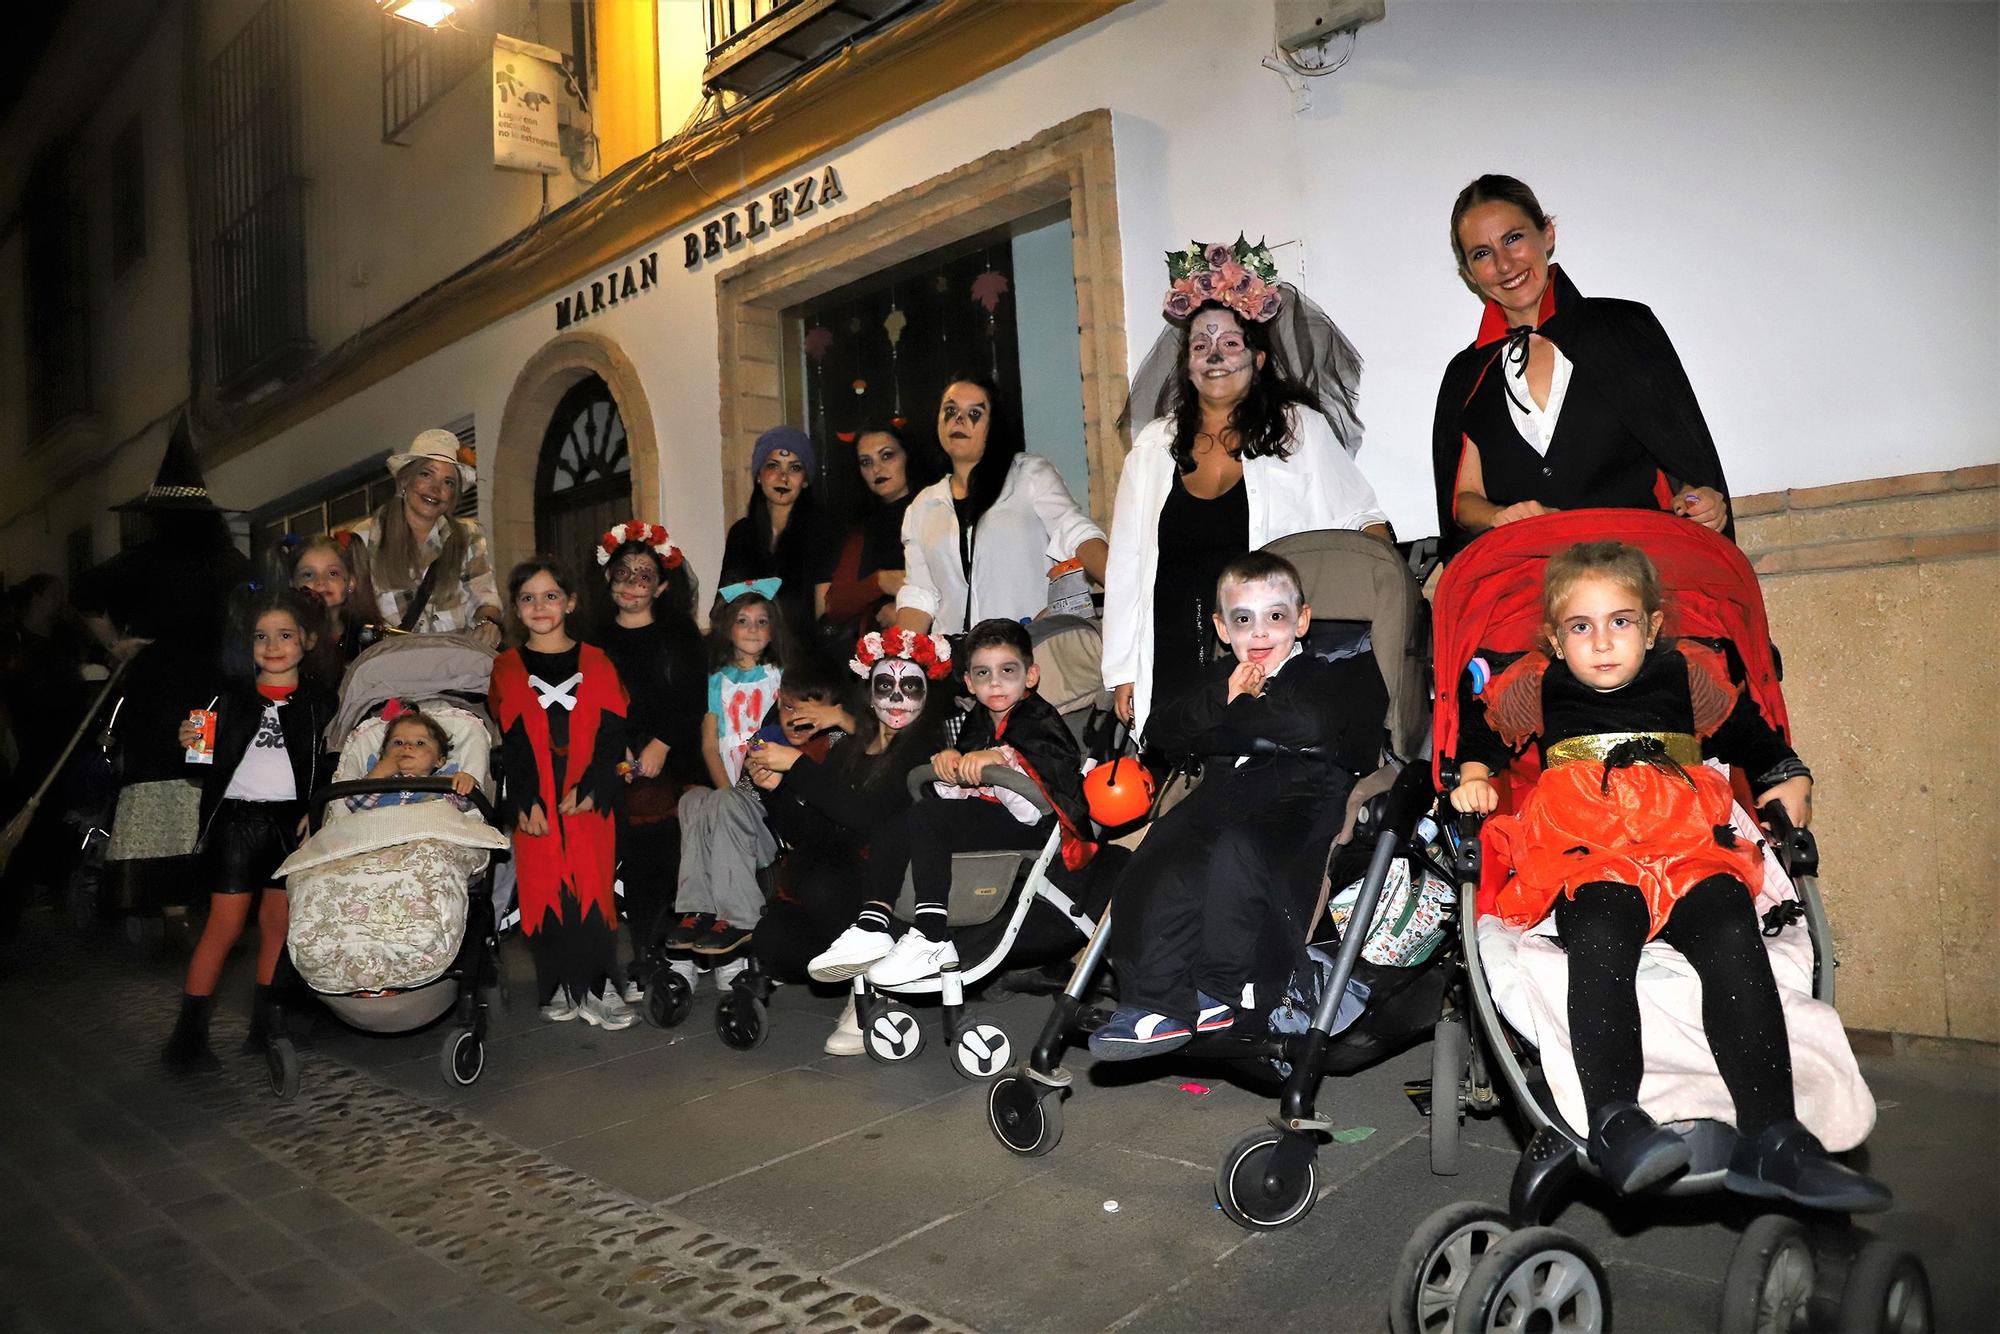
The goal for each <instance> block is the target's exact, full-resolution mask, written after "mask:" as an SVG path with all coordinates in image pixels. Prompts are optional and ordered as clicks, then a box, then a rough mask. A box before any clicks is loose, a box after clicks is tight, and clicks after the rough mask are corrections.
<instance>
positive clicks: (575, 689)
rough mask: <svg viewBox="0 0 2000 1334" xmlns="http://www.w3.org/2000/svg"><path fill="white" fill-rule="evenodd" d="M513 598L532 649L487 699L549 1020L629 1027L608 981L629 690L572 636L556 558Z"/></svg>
mask: <svg viewBox="0 0 2000 1334" xmlns="http://www.w3.org/2000/svg"><path fill="white" fill-rule="evenodd" d="M507 597H508V603H509V605H510V606H511V607H512V608H513V612H514V617H515V619H516V620H517V621H518V622H519V624H520V628H521V630H522V631H523V632H524V633H525V636H526V642H525V643H523V644H522V645H521V647H519V648H513V649H509V650H507V651H506V652H505V653H502V654H501V655H500V656H499V657H497V658H495V659H494V660H493V680H492V684H491V686H490V687H489V689H488V702H489V704H490V705H491V707H492V709H493V716H494V717H495V718H496V719H497V720H498V721H499V724H500V732H501V756H502V760H503V763H504V766H505V768H504V772H505V774H506V780H507V782H506V788H505V796H504V799H503V800H504V807H505V810H506V813H507V815H508V816H509V817H510V818H511V820H512V822H513V825H514V865H515V868H516V874H517V876H518V877H519V882H520V891H519V893H520V905H521V932H522V934H523V935H525V936H526V937H527V939H528V947H529V949H530V950H531V951H532V952H533V954H534V956H535V979H536V982H537V985H538V988H539V994H540V995H542V996H543V997H545V998H546V999H545V1002H544V1004H543V1006H542V1018H544V1019H547V1020H551V1021H560V1020H565V1019H576V1018H581V1019H583V1020H584V1021H585V1022H587V1023H591V1024H595V1025H597V1026H598V1027H600V1028H610V1029H618V1028H628V1027H630V1026H631V1024H632V1021H633V1018H634V1016H633V1013H632V1010H631V1007H630V1006H628V1005H627V1004H626V1003H625V1002H624V1000H623V999H622V998H621V997H620V996H619V995H618V993H617V992H616V991H615V990H613V989H612V988H611V987H610V982H609V980H610V976H611V971H612V968H613V967H614V965H615V964H616V962H617V949H618V910H617V906H616V904H615V902H614V901H613V897H612V890H611V880H612V874H613V871H614V869H615V866H616V856H615V843H616V835H615V833H614V831H613V828H612V823H611V809H612V803H613V802H614V801H615V800H616V799H617V796H618V794H619V790H620V789H621V788H622V787H623V785H624V784H623V780H622V779H621V778H620V776H619V773H618V766H619V764H620V762H622V761H623V760H624V758H625V708H626V699H625V688H624V686H622V685H620V684H619V681H618V673H617V670H616V669H615V668H613V667H612V665H611V659H609V658H608V657H606V656H605V655H604V653H603V652H602V651H601V650H598V649H595V648H592V647H591V646H590V645H588V644H579V643H577V642H576V640H574V639H572V638H571V637H570V634H569V629H568V624H567V620H568V617H569V614H570V613H571V612H572V611H574V610H576V586H575V584H574V583H573V582H572V581H571V579H570V576H569V575H568V573H567V572H565V571H564V570H563V569H562V567H561V566H560V565H558V564H557V563H556V562H555V561H553V560H551V559H549V558H546V557H536V558H535V559H533V560H528V561H523V562H522V563H521V564H519V565H516V566H515V567H514V571H513V573H512V574H511V575H509V576H508V579H507Z"/></svg>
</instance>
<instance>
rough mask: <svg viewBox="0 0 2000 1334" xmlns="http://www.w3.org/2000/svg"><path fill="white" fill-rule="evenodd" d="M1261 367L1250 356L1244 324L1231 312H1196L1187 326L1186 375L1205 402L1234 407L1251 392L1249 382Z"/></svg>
mask: <svg viewBox="0 0 2000 1334" xmlns="http://www.w3.org/2000/svg"><path fill="white" fill-rule="evenodd" d="M1263 364H1264V354H1263V353H1261V352H1252V351H1251V350H1250V343H1249V340H1248V339H1247V338H1246V337H1245V336H1244V333H1243V322H1242V321H1241V320H1239V319H1237V318H1236V312H1235V311H1233V310H1222V309H1218V308H1215V307H1209V308H1207V309H1204V310H1198V311H1196V312H1195V313H1194V318H1193V320H1192V321H1191V322H1190V324H1189V325H1188V364H1187V374H1188V379H1189V381H1190V382H1192V383H1193V385H1194V387H1195V392H1196V393H1198V394H1200V395H1201V396H1202V397H1203V398H1204V399H1208V400H1211V401H1216V402H1226V403H1233V402H1235V401H1236V400H1237V399H1240V398H1242V397H1243V396H1244V395H1245V394H1247V393H1249V392H1250V380H1251V377H1252V376H1254V375H1255V374H1256V373H1257V371H1258V370H1259V369H1260V368H1261V367H1262V366H1263Z"/></svg>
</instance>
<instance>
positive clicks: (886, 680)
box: [868, 658, 931, 732]
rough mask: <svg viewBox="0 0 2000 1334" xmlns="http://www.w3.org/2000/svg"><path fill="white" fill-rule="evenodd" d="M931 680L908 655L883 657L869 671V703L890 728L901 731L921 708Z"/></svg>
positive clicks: (877, 715)
mask: <svg viewBox="0 0 2000 1334" xmlns="http://www.w3.org/2000/svg"><path fill="white" fill-rule="evenodd" d="M930 687H931V683H930V682H929V681H928V680H927V679H925V677H924V669H923V668H921V667H919V666H917V664H915V663H914V662H911V661H910V660H909V659H908V658H884V659H883V660H882V661H880V662H878V663H876V664H875V666H874V667H873V668H872V669H870V671H869V673H868V705H869V707H870V708H872V709H874V710H875V716H876V718H878V719H880V720H881V723H882V726H884V727H886V728H888V729H889V730H890V731H891V732H900V731H902V730H903V729H904V728H905V727H908V726H909V725H910V724H911V723H913V722H915V721H916V720H917V715H918V714H920V713H922V712H923V711H924V700H925V699H926V698H928V697H929V695H930Z"/></svg>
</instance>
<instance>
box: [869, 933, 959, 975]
mask: <svg viewBox="0 0 2000 1334" xmlns="http://www.w3.org/2000/svg"><path fill="white" fill-rule="evenodd" d="M957 962H958V947H957V946H956V945H954V944H952V943H951V942H950V941H949V940H944V941H937V940H932V939H930V937H928V936H926V935H924V934H923V933H922V932H920V931H918V930H916V929H915V928H914V927H913V928H911V929H910V930H908V931H905V932H904V933H903V935H902V938H901V939H899V940H898V941H897V942H896V944H895V946H894V947H893V948H892V949H890V951H889V952H888V953H887V954H886V955H884V956H883V957H882V958H881V959H880V960H878V961H877V962H876V963H875V964H874V965H872V966H871V967H870V968H869V969H868V980H869V981H870V982H871V983H873V984H874V985H875V986H878V987H904V986H908V985H909V984H910V983H912V982H917V981H921V980H922V979H924V978H927V977H936V976H937V975H938V974H939V973H941V972H943V971H944V966H945V965H946V964H948V963H949V964H956V963H957Z"/></svg>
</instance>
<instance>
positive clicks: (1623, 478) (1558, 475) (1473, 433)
mask: <svg viewBox="0 0 2000 1334" xmlns="http://www.w3.org/2000/svg"><path fill="white" fill-rule="evenodd" d="M1498 309H1499V308H1498V307H1496V306H1489V308H1488V313H1487V316H1486V319H1485V321H1484V322H1483V323H1482V324H1481V326H1480V331H1479V337H1478V339H1477V341H1475V342H1474V343H1473V345H1472V346H1471V347H1468V348H1466V349H1465V350H1464V351H1462V352H1460V353H1459V354H1458V355H1457V356H1456V357H1454V358H1452V360H1451V364H1450V365H1449V366H1447V367H1446V368H1445V373H1444V382H1443V384H1442V385H1441V386H1440V387H1439V390H1438V402H1437V414H1436V416H1435V418H1434V419H1433V424H1432V431H1431V456H1432V459H1431V461H1432V469H1433V476H1434V482H1435V485H1436V488H1437V503H1438V525H1439V527H1438V531H1439V532H1440V533H1441V534H1443V540H1442V548H1443V551H1444V554H1445V555H1446V556H1450V555H1453V554H1456V553H1457V552H1458V551H1459V550H1460V549H1461V548H1462V547H1464V546H1465V544H1466V543H1467V542H1469V541H1471V540H1472V534H1470V533H1468V532H1466V531H1465V530H1464V529H1463V528H1461V527H1459V525H1458V522H1457V519H1456V517H1455V514H1454V507H1455V505H1456V502H1457V499H1458V473H1459V467H1460V464H1461V462H1462V460H1463V457H1464V446H1465V441H1466V440H1470V441H1471V442H1472V443H1473V444H1474V445H1476V446H1477V447H1478V449H1479V467H1480V474H1481V476H1482V478H1483V480H1484V482H1485V491H1486V499H1488V500H1489V501H1491V502H1492V503H1493V504H1495V505H1512V504H1517V503H1519V502H1520V501H1524V500H1538V501H1540V502H1541V503H1542V504H1544V505H1547V506H1549V507H1551V508H1553V509H1583V508H1590V507H1608V508H1616V509H1651V510H1658V509H1666V508H1670V505H1663V504H1662V503H1661V501H1662V491H1661V489H1660V483H1661V480H1662V474H1664V475H1665V476H1666V477H1668V478H1671V479H1672V480H1673V481H1674V482H1676V483H1678V484H1679V485H1681V486H1684V487H1685V486H1706V487H1713V488H1714V489H1715V490H1717V491H1719V492H1721V493H1722V495H1723V498H1724V499H1725V500H1726V499H1727V498H1728V496H1729V487H1728V484H1727V483H1726V482H1725V481H1724V480H1723V476H1722V461H1721V460H1720V459H1719V458H1718V457H1717V455H1716V452H1715V440H1714V438H1713V437H1712V436H1710V435H1709V432H1708V423H1707V422H1706V421H1705V420H1704V419H1703V418H1702V415H1701V404H1700V403H1698V402H1697V401H1696V400H1695V396H1694V387H1693V386H1692V385H1690V384H1689V383H1688V378H1687V372H1686V371H1685V370H1683V369H1682V368H1681V361H1680V357H1679V355H1678V354H1677V353H1676V352H1675V351H1674V345H1673V343H1672V341H1671V340H1669V339H1668V337H1667V332H1666V330H1665V329H1662V328H1661V327H1660V322H1659V320H1658V319H1656V318H1655V317H1654V315H1653V312H1652V311H1651V310H1650V309H1648V308H1647V307H1645V306H1642V305H1640V304H1639V303H1638V302H1636V301H1617V300H1612V299H1610V298H1606V297H1592V298H1588V299H1586V298H1585V297H1584V296H1583V295H1582V294H1581V293H1579V292H1578V291H1577V290H1576V285H1575V284H1574V283H1572V282H1570V280H1569V277H1568V275H1566V274H1565V273H1563V271H1562V270H1561V269H1560V268H1555V269H1553V270H1552V271H1551V274H1550V279H1549V291H1548V295H1547V297H1546V298H1545V299H1544V301H1543V309H1544V314H1543V318H1542V322H1541V324H1540V326H1539V327H1537V328H1536V330H1535V332H1536V333H1537V334H1540V335H1541V336H1542V337H1544V338H1546V339H1548V340H1549V341H1550V342H1551V343H1554V344H1555V345H1556V346H1557V347H1558V348H1560V349H1561V350H1562V354H1563V355H1564V356H1565V357H1567V358H1569V360H1570V363H1571V365H1572V366H1573V367H1574V370H1573V371H1572V373H1571V375H1570V381H1569V391H1568V393H1567V395H1566V396H1565V397H1564V399H1563V408H1562V415H1561V417H1559V418H1558V419H1557V421H1556V431H1555V436H1554V438H1553V439H1552V440H1551V441H1550V442H1549V450H1548V453H1547V454H1546V455H1543V454H1542V453H1540V452H1539V451H1537V450H1536V449H1535V448H1534V447H1533V446H1531V445H1529V444H1528V442H1527V441H1525V440H1523V439H1522V438H1521V435H1520V432H1519V431H1517V430H1515V428H1514V424H1513V419H1512V417H1511V416H1510V414H1509V413H1508V411H1507V398H1506V395H1507V389H1506V385H1505V379H1506V376H1505V365H1504V363H1503V362H1502V360H1501V359H1502V357H1504V356H1507V355H1510V354H1509V353H1508V351H1507V349H1508V346H1509V342H1508V337H1507V335H1508V330H1507V328H1506V325H1505V321H1504V319H1502V318H1501V317H1500V315H1499V314H1498ZM1723 531H1724V533H1725V534H1726V535H1727V536H1729V537H1732V538H1733V537H1734V536H1735V535H1736V532H1735V527H1734V522H1733V520H1732V521H1731V522H1730V523H1729V524H1728V525H1726V526H1725V527H1724V529H1723ZM1155 698H1157V696H1155Z"/></svg>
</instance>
